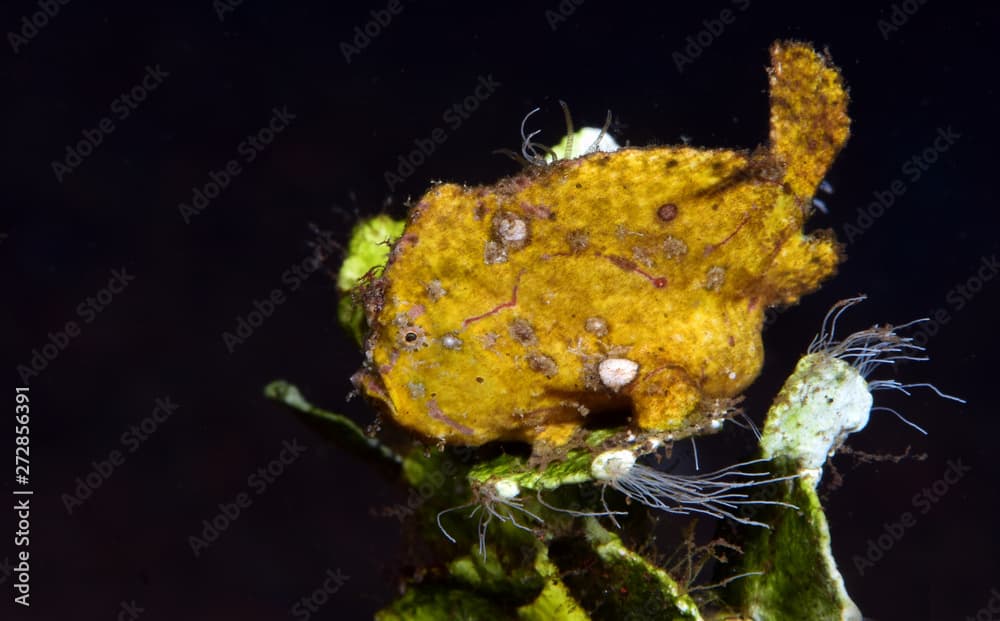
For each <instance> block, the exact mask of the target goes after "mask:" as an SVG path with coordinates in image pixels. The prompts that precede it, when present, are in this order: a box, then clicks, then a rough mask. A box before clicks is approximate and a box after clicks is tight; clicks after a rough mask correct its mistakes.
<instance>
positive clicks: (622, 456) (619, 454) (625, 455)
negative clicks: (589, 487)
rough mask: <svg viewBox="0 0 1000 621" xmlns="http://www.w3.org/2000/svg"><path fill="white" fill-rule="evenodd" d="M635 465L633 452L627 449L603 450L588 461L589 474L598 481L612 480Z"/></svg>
mask: <svg viewBox="0 0 1000 621" xmlns="http://www.w3.org/2000/svg"><path fill="white" fill-rule="evenodd" d="M633 466H635V453H633V452H632V451H630V450H628V449H616V450H613V451H604V452H603V453H601V454H599V455H598V456H597V457H595V458H594V461H592V462H591V463H590V474H591V475H593V477H594V478H595V479H597V480H598V481H613V480H615V479H618V478H620V477H622V476H624V475H625V474H626V473H627V472H628V471H630V470H631V469H632V467H633Z"/></svg>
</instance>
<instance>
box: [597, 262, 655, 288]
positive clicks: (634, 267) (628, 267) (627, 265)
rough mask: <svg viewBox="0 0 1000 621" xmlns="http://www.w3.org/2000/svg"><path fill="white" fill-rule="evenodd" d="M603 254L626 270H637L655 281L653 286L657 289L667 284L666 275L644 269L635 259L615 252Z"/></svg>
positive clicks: (641, 274)
mask: <svg viewBox="0 0 1000 621" xmlns="http://www.w3.org/2000/svg"><path fill="white" fill-rule="evenodd" d="M602 256H603V257H604V258H605V259H607V260H608V261H611V262H612V263H614V264H615V265H616V266H618V267H620V268H622V269H623V270H625V271H626V272H635V273H636V274H639V275H640V276H642V277H643V278H645V279H646V280H648V281H649V282H651V283H653V286H654V287H656V288H657V289H662V288H664V287H666V286H667V279H666V277H665V276H653V275H652V274H650V273H648V272H646V271H644V270H642V269H641V268H640V267H639V266H638V265H637V264H636V262H635V261H632V260H630V259H626V258H625V257H619V256H617V255H613V254H606V255H602Z"/></svg>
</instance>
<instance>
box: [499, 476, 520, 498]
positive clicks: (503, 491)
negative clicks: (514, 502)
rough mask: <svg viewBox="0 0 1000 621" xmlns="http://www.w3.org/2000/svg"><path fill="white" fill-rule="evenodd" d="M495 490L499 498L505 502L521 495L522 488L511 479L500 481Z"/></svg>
mask: <svg viewBox="0 0 1000 621" xmlns="http://www.w3.org/2000/svg"><path fill="white" fill-rule="evenodd" d="M493 489H494V490H495V491H496V493H497V497H498V498H501V499H503V500H511V499H513V498H517V497H518V496H520V495H521V486H520V485H518V484H517V482H516V481H511V480H510V479H500V480H499V481H497V482H496V483H494V484H493Z"/></svg>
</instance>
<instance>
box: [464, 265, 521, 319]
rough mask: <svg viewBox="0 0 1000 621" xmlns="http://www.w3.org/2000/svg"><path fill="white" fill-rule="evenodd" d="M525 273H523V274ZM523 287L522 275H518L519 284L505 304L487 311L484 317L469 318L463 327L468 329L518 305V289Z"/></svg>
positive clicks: (515, 284) (515, 285) (516, 283)
mask: <svg viewBox="0 0 1000 621" xmlns="http://www.w3.org/2000/svg"><path fill="white" fill-rule="evenodd" d="M523 273H524V272H522V274H523ZM520 285H521V274H518V275H517V282H515V283H514V291H513V293H511V296H510V299H509V300H507V301H506V302H504V303H503V304H497V305H496V306H494V307H493V308H492V309H491V310H488V311H486V312H485V313H483V314H482V315H476V316H475V317H469V318H467V319H464V320H463V321H462V327H463V328H465V327H467V326H468V325H469V324H470V323H472V322H474V321H479V320H480V319H485V318H487V317H489V316H490V315H495V314H497V313H499V312H500V311H502V310H503V309H505V308H511V307H513V306H516V305H517V288H518V287H519V286H520Z"/></svg>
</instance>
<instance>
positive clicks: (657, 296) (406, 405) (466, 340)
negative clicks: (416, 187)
mask: <svg viewBox="0 0 1000 621" xmlns="http://www.w3.org/2000/svg"><path fill="white" fill-rule="evenodd" d="M771 57H772V65H771V68H770V70H769V76H770V88H771V133H770V144H769V146H767V147H761V148H758V149H756V150H755V151H753V152H752V153H747V152H741V151H729V150H710V149H696V148H689V147H648V148H627V149H622V150H620V151H617V152H614V153H594V154H591V155H587V156H584V157H581V158H577V159H573V160H563V161H557V162H555V163H553V164H551V165H548V166H542V167H536V168H533V169H530V170H528V171H527V172H525V173H523V174H521V175H518V176H514V177H510V178H507V179H503V180H501V181H500V182H498V183H497V184H495V185H493V186H481V187H464V186H460V185H455V184H441V185H438V186H436V187H434V188H432V189H431V190H430V191H429V192H427V194H426V195H424V196H423V197H422V198H421V200H420V201H419V203H418V204H417V205H416V206H415V207H414V208H413V209H412V211H411V213H410V216H409V222H408V224H407V226H406V229H405V232H404V234H403V236H402V237H401V238H400V239H399V240H398V242H397V243H396V245H395V247H394V248H393V250H392V252H391V254H390V259H389V263H388V265H387V267H386V269H385V271H384V273H383V275H382V277H381V278H380V279H379V280H377V281H375V282H373V283H370V284H369V286H368V287H367V289H366V291H365V300H366V309H367V313H368V322H369V325H370V326H371V333H370V335H369V337H368V340H367V351H366V353H367V357H368V361H367V363H366V365H365V368H364V369H362V370H361V371H359V372H358V374H356V375H355V377H354V378H353V379H354V381H355V383H356V385H358V386H359V387H360V388H361V389H362V391H363V392H364V393H365V394H366V395H367V396H368V397H370V398H371V399H373V400H374V401H376V402H377V403H378V404H380V405H381V406H382V407H383V409H384V410H385V411H386V412H387V413H388V414H389V415H390V416H392V417H393V418H394V419H395V420H396V421H397V422H399V423H401V424H402V425H404V426H405V427H408V428H410V429H412V430H415V431H417V432H419V433H421V434H423V435H424V436H427V437H429V438H434V439H437V440H439V441H442V442H445V443H450V444H466V445H479V444H482V443H485V442H488V441H491V440H501V439H502V440H522V441H526V442H531V443H534V444H535V445H536V448H539V444H541V443H544V444H545V446H546V447H550V448H551V447H552V446H560V445H563V444H564V443H566V442H567V441H568V440H569V439H570V438H571V437H572V436H573V433H574V432H575V431H577V430H578V429H580V427H581V425H582V424H583V422H584V420H585V416H586V414H587V413H588V412H594V411H602V410H608V409H611V408H620V407H630V408H631V409H632V411H633V412H634V418H633V424H634V425H635V426H636V427H637V428H639V430H642V431H652V432H663V433H664V435H667V434H669V435H671V436H672V437H682V436H684V435H687V434H691V433H696V432H697V431H698V430H700V429H702V428H703V427H704V426H705V425H706V423H707V422H708V420H709V417H710V416H711V415H712V412H711V409H712V408H711V407H710V406H709V405H708V404H710V403H712V402H713V401H716V400H725V399H728V398H732V397H735V396H738V395H739V394H740V393H741V392H742V391H743V390H744V389H745V388H746V387H747V386H748V385H749V384H750V383H751V382H752V381H753V380H754V379H755V378H756V376H757V375H758V373H759V371H760V368H761V364H762V360H763V348H762V344H761V328H762V324H763V317H764V311H765V310H766V309H767V308H768V307H769V306H772V305H775V304H790V303H793V302H795V301H796V300H798V299H799V297H800V296H801V295H803V294H805V293H808V292H810V291H812V290H814V289H815V288H816V287H817V286H818V285H819V284H820V282H821V281H822V280H824V279H825V278H827V277H829V276H830V275H831V274H833V273H834V271H835V269H836V265H837V263H838V262H839V260H840V256H839V251H838V245H837V243H836V242H835V241H834V240H833V238H832V235H831V234H828V233H822V234H819V235H815V236H809V235H804V234H803V231H802V227H803V224H804V222H805V219H806V217H807V216H808V214H809V213H810V211H811V198H812V195H813V192H814V191H815V188H816V186H817V185H818V183H819V182H820V181H821V180H822V178H823V175H824V174H825V172H826V170H827V168H828V167H829V165H830V164H831V163H832V161H833V159H834V157H835V156H836V154H837V153H838V151H839V150H840V148H841V147H842V146H843V144H844V142H845V141H846V139H847V136H848V133H849V119H848V117H847V114H846V106H847V95H846V93H845V90H844V88H843V85H842V82H841V79H840V76H839V74H838V72H837V70H836V69H835V68H834V67H833V66H832V65H831V64H829V63H828V62H827V60H826V59H825V58H824V57H823V56H822V55H820V54H818V53H817V52H815V51H814V50H813V49H812V48H811V47H809V46H808V45H806V44H802V43H794V42H781V43H776V44H775V45H774V46H773V47H772V49H771ZM588 320H589V321H588ZM609 357H613V358H626V359H628V360H631V361H634V362H637V363H638V365H639V367H638V372H637V374H636V376H635V378H634V379H633V380H632V381H631V382H629V383H628V384H627V385H625V386H624V387H622V388H621V389H619V390H617V391H615V390H612V389H610V388H607V387H606V386H604V385H603V384H602V383H601V380H600V375H599V373H598V368H599V365H600V363H601V361H602V360H604V359H606V358H609Z"/></svg>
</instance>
